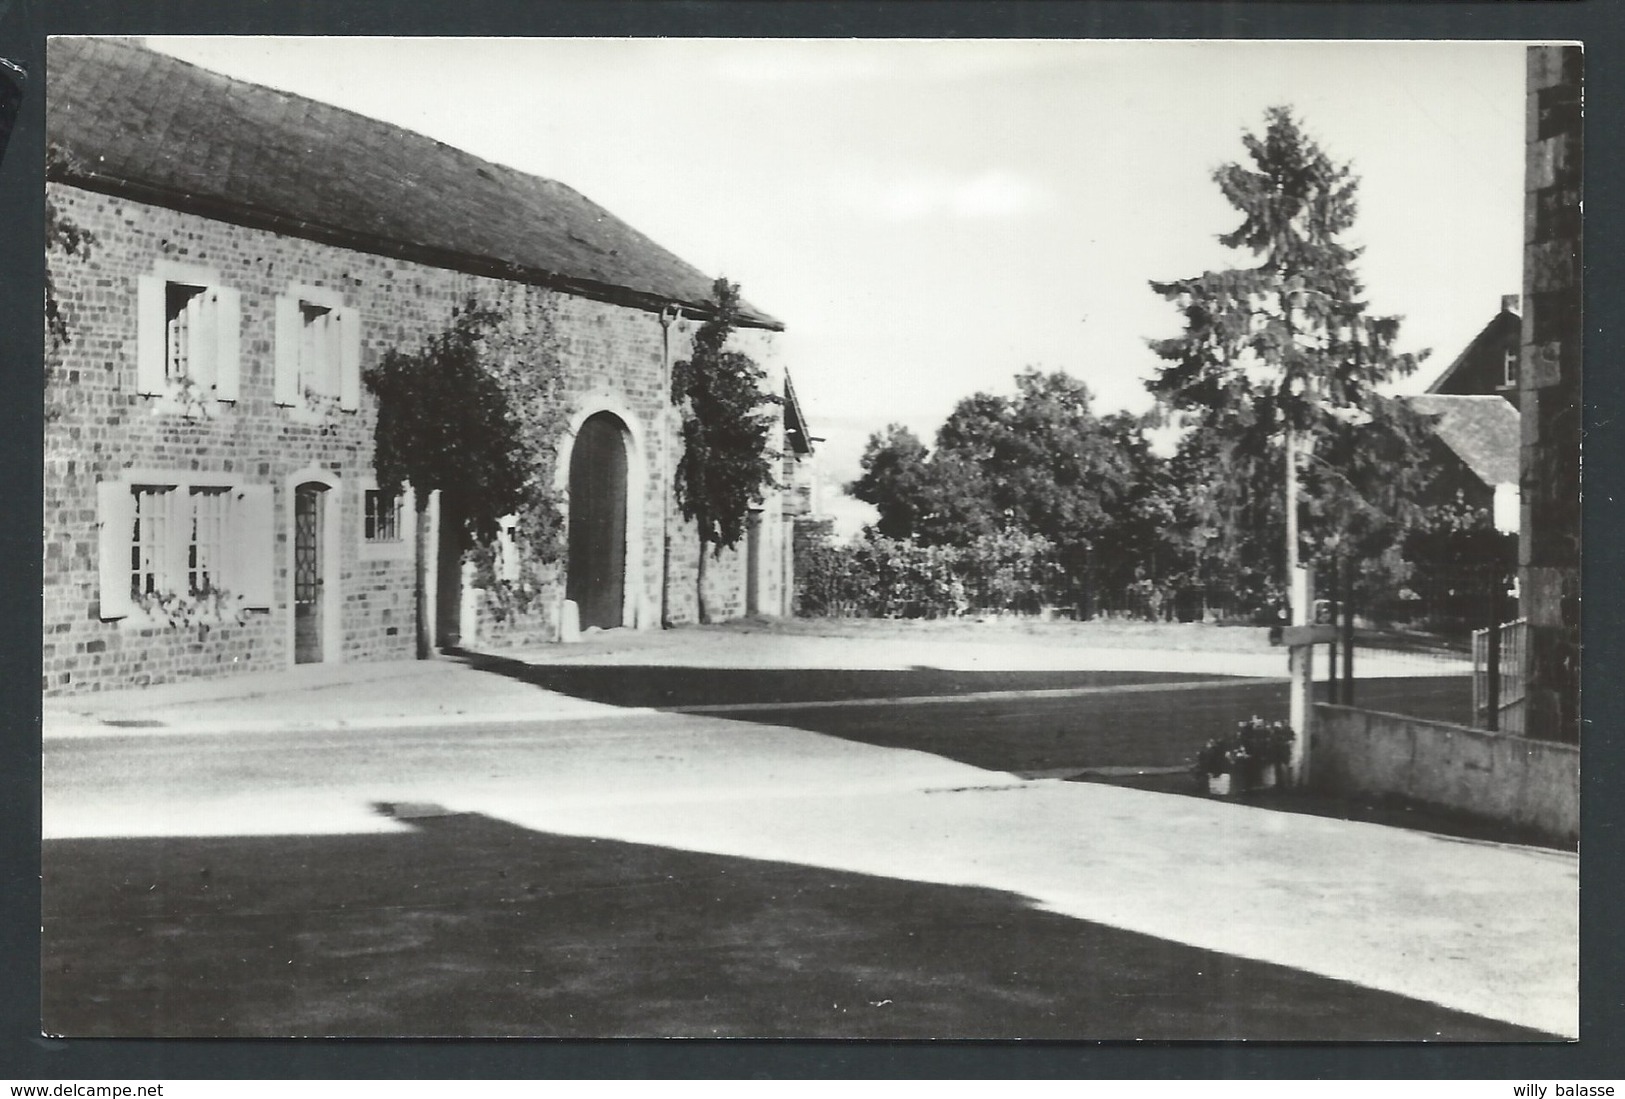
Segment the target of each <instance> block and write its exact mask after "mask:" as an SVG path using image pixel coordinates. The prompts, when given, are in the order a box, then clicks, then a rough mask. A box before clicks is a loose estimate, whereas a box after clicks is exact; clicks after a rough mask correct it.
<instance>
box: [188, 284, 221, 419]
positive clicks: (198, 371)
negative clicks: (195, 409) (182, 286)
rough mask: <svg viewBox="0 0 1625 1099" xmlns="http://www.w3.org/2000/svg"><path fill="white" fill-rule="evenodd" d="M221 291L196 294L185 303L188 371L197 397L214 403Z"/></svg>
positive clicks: (206, 291)
mask: <svg viewBox="0 0 1625 1099" xmlns="http://www.w3.org/2000/svg"><path fill="white" fill-rule="evenodd" d="M218 304H219V303H218V291H215V290H212V289H211V290H204V291H203V292H202V293H199V294H193V295H192V297H191V298H190V299H189V300H188V301H187V303H186V319H187V336H186V357H187V366H186V372H187V373H188V374H189V375H191V377H192V381H193V382H194V383H196V385H197V391H198V396H200V397H202V398H204V399H205V400H211V401H212V400H214V378H215V373H214V359H215V352H216V350H217V348H216V347H215V339H216V336H215V331H216V326H215V323H214V322H215V316H216V313H217V312H218V310H217V306H218Z"/></svg>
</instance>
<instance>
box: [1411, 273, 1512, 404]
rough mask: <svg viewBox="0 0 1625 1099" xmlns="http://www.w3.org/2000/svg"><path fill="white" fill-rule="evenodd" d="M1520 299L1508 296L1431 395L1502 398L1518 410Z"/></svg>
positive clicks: (1453, 363) (1429, 389) (1446, 371)
mask: <svg viewBox="0 0 1625 1099" xmlns="http://www.w3.org/2000/svg"><path fill="white" fill-rule="evenodd" d="M1519 301H1520V298H1519V296H1518V295H1517V294H1508V295H1506V296H1505V297H1503V298H1502V299H1501V311H1500V312H1499V313H1497V314H1496V315H1495V316H1494V317H1492V318H1490V322H1489V323H1488V324H1486V325H1485V326H1484V327H1483V329H1482V330H1480V331H1479V333H1478V335H1476V336H1474V337H1473V339H1472V342H1471V343H1469V344H1468V345H1467V347H1466V348H1465V349H1464V350H1463V351H1462V353H1461V354H1460V355H1457V356H1456V358H1455V361H1454V362H1452V363H1451V364H1450V365H1449V366H1448V367H1446V368H1445V372H1444V373H1443V374H1440V375H1439V376H1438V377H1437V378H1436V379H1434V382H1433V384H1432V385H1430V386H1428V392H1429V393H1439V394H1446V395H1452V396H1492V395H1494V396H1500V397H1503V398H1505V399H1506V400H1507V401H1508V402H1510V403H1511V405H1512V407H1513V408H1517V407H1518V363H1519V357H1520V353H1521V350H1522V346H1523V332H1522V328H1523V320H1522V318H1521V317H1520V316H1519V312H1518V307H1519Z"/></svg>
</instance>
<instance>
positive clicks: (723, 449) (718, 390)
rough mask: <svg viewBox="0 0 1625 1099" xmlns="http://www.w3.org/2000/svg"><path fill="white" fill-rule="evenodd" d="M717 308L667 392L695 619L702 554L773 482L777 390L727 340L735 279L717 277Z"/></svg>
mask: <svg viewBox="0 0 1625 1099" xmlns="http://www.w3.org/2000/svg"><path fill="white" fill-rule="evenodd" d="M712 297H713V301H714V305H715V309H714V311H713V313H712V315H711V318H710V319H709V320H707V321H706V322H705V323H704V324H702V325H700V327H699V330H698V331H697V332H696V333H695V334H694V352H693V354H692V355H691V356H690V357H689V358H688V359H685V360H682V361H680V362H677V363H675V364H674V365H673V367H672V376H671V400H672V403H673V404H674V405H677V406H678V407H679V408H680V409H681V410H682V438H683V454H682V457H681V458H680V459H679V460H678V462H677V471H676V476H675V479H674V484H673V491H674V492H675V493H676V495H677V504H678V506H679V507H680V508H681V509H682V513H683V518H685V519H687V520H689V521H690V522H692V523H693V524H694V525H695V529H696V530H697V532H698V534H699V539H700V555H699V569H698V578H697V580H696V584H697V590H698V599H699V614H700V621H701V622H706V621H708V620H709V616H708V614H707V610H706V606H705V558H706V550H707V548H709V549H710V550H711V551H712V553H713V554H715V555H720V554H721V553H722V551H723V550H724V549H730V548H732V547H733V546H736V545H738V544H739V539H740V538H741V537H743V536H744V533H745V525H746V522H747V520H748V516H749V512H750V505H751V504H753V503H759V502H760V501H761V499H762V493H763V490H764V489H766V488H768V487H770V486H771V485H772V484H773V483H774V482H773V465H774V461H775V460H776V458H777V457H778V455H777V454H775V453H774V452H773V451H771V450H769V449H768V446H767V444H768V440H769V438H770V437H771V433H772V429H773V416H772V415H771V413H770V412H769V411H767V409H768V407H769V406H771V405H776V404H778V403H780V398H779V397H777V396H775V395H773V394H770V393H767V392H765V391H764V390H763V388H762V383H763V381H765V380H766V378H767V374H766V372H765V371H763V370H762V368H761V367H759V366H757V365H756V362H755V360H753V359H752V358H751V357H750V356H749V355H746V354H745V353H743V352H741V351H730V350H728V349H727V347H726V344H727V342H728V337H729V335H731V334H732V333H733V331H734V329H735V328H736V327H738V322H739V286H738V284H736V283H730V282H729V281H728V280H727V279H718V280H717V281H716V283H715V284H714V285H713V286H712Z"/></svg>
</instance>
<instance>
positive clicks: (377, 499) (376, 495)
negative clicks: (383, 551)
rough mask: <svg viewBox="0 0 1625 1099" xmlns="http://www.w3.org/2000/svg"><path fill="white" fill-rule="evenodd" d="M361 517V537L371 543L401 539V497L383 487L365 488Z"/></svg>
mask: <svg viewBox="0 0 1625 1099" xmlns="http://www.w3.org/2000/svg"><path fill="white" fill-rule="evenodd" d="M365 500H366V506H365V509H364V514H363V517H362V537H363V538H364V539H365V540H366V541H367V542H370V543H372V544H373V545H380V544H385V545H393V544H394V543H397V542H399V541H400V540H401V498H400V497H399V496H391V495H389V494H388V493H386V492H385V491H384V490H383V489H379V488H369V489H367V490H366V497H365Z"/></svg>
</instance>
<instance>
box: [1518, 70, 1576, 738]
mask: <svg viewBox="0 0 1625 1099" xmlns="http://www.w3.org/2000/svg"><path fill="white" fill-rule="evenodd" d="M1582 62H1583V55H1582V52H1581V49H1580V47H1578V46H1532V47H1530V49H1529V51H1528V83H1527V108H1528V113H1527V116H1526V128H1525V140H1526V146H1525V149H1526V159H1525V176H1524V266H1523V280H1524V284H1523V290H1524V303H1525V307H1524V313H1523V363H1522V369H1521V371H1520V397H1521V402H1520V409H1521V418H1522V426H1523V447H1522V456H1521V469H1522V478H1521V479H1522V485H1521V487H1522V492H1523V510H1524V514H1523V522H1522V528H1521V529H1522V537H1521V540H1520V544H1519V583H1520V587H1521V589H1522V606H1523V613H1524V615H1525V617H1527V618H1528V620H1529V627H1530V643H1529V649H1528V656H1527V658H1526V659H1527V660H1528V668H1527V677H1528V702H1527V706H1528V711H1527V717H1526V726H1525V727H1526V729H1527V731H1528V734H1529V735H1530V736H1535V737H1541V738H1546V739H1553V740H1564V741H1570V742H1575V741H1578V739H1579V736H1580V541H1581V538H1580V428H1581V423H1580V417H1581V403H1580V402H1581V388H1580V387H1581V382H1580V374H1581V349H1580V340H1581V316H1580V309H1581V267H1580V264H1581V244H1580V203H1581V180H1582V145H1581V128H1582V125H1581V87H1582V85H1581V76H1582Z"/></svg>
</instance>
